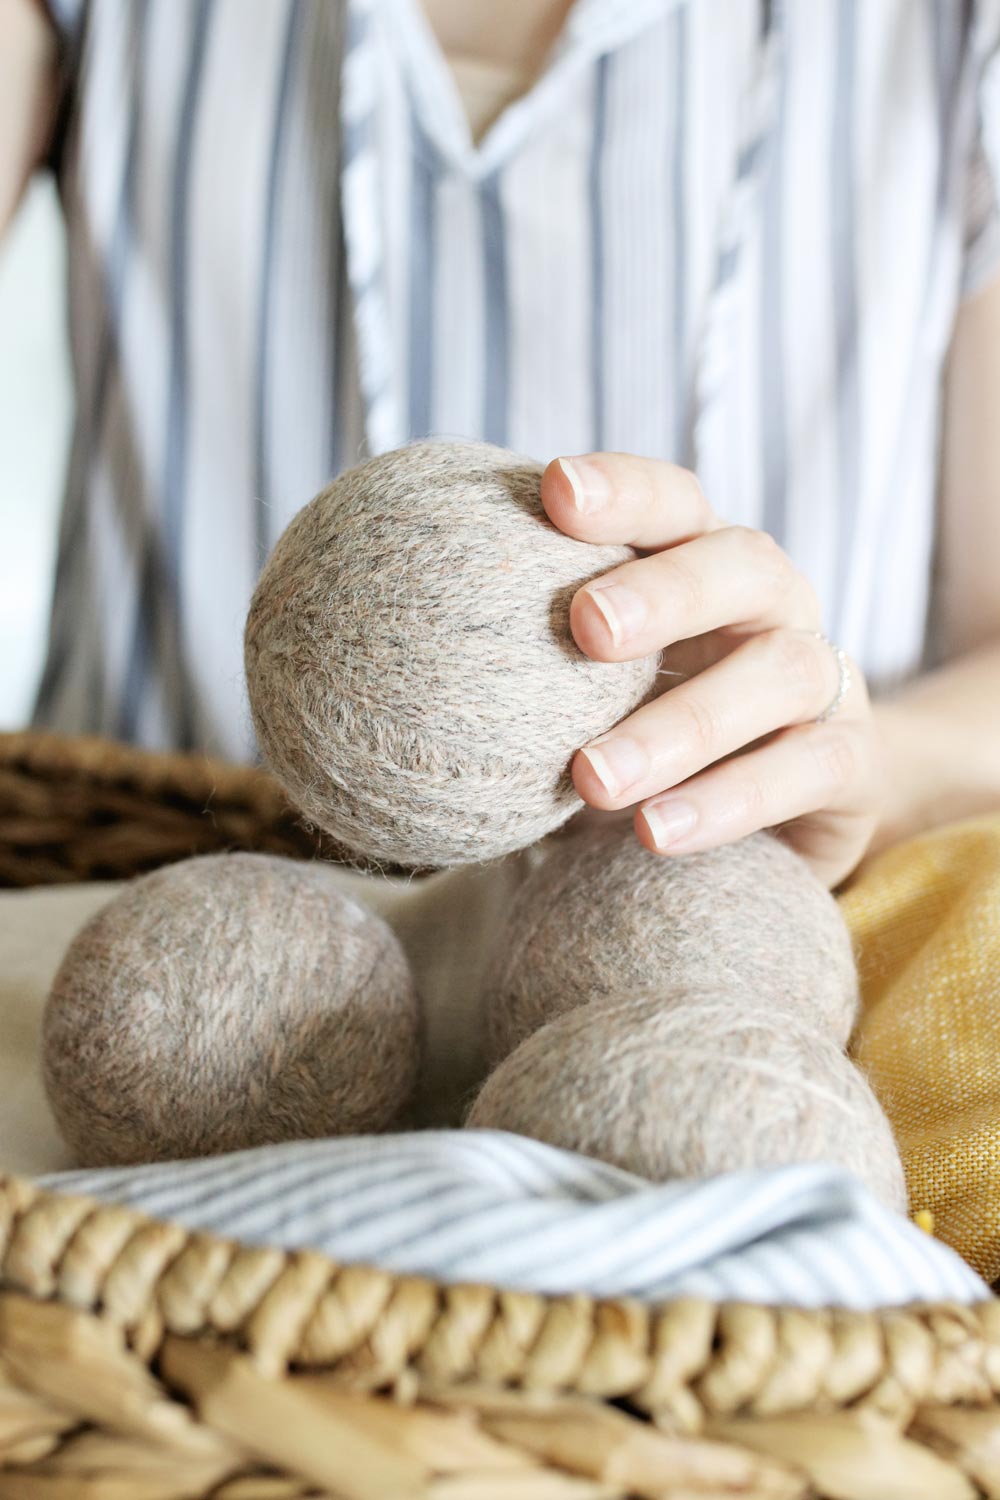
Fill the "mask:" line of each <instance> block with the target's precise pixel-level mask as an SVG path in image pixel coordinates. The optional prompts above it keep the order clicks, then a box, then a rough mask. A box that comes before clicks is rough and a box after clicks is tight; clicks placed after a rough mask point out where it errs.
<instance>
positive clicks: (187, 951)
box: [42, 854, 419, 1166]
mask: <svg viewBox="0 0 1000 1500" xmlns="http://www.w3.org/2000/svg"><path fill="white" fill-rule="evenodd" d="M418 1022H419V1018H418V1011H417V999H416V995H415V992H414V987H413V982H412V979H411V976H410V971H409V967H408V965H407V961H406V959H405V957H404V955H403V951H402V949H401V948H400V946H399V943H398V941H397V940H396V937H395V936H394V934H393V933H392V932H391V931H390V929H389V928H388V927H387V926H386V924H385V923H384V922H383V921H382V919H381V918H380V917H378V916H376V915H375V914H374V913H373V912H370V911H369V910H367V908H366V907H364V906H362V905H361V904H360V903H359V902H357V901H354V900H351V899H350V898H349V897H347V896H345V895H344V894H343V893H342V892H341V891H340V889H339V888H338V886H337V883H336V879H335V877H334V875H333V874H332V872H331V871H330V870H329V869H327V868H326V867H324V866H323V865H321V864H304V863H299V862H297V861H294V860H289V859H279V858H276V857H273V856H268V855H263V854H220V855H209V856H206V857H203V858H200V859H189V860H185V861H184V862H183V863H181V864H175V865H170V866H168V867H167V868H165V869H162V870H157V871H156V872H155V873H154V874H152V875H146V876H144V877H143V878H142V879H140V880H136V881H133V882H132V883H131V884H129V886H128V887H127V888H126V889H125V890H124V891H123V892H122V893H121V894H120V895H119V896H118V897H117V898H116V899H115V900H113V901H112V902H111V903H110V904H109V905H108V906H106V907H104V908H103V909H102V910H101V911H99V912H98V913H97V915H96V916H95V917H93V918H92V919H91V921H90V922H88V923H87V925H86V926H85V927H84V928H83V929H82V931H81V932H80V933H79V934H78V935H77V937H76V939H75V940H74V942H73V943H72V944H71V945H70V948H69V950H68V952H67V954H66V956H65V958H64V960H63V963H62V967H61V968H60V970H59V973H58V974H57V975H56V979H55V982H54V984H53V987H52V991H51V994H50V996H49V1001H48V1006H47V1008H46V1011H45V1018H44V1024H43V1039H42V1041H43V1064H44V1075H45V1085H46V1090H47V1093H48V1096H49V1102H50V1104H51V1105H52V1109H53V1112H54V1114H55V1117H56V1121H57V1123H58V1125H59V1128H60V1130H61V1132H62V1135H63V1137H64V1139H65V1140H66V1142H67V1144H68V1145H69V1146H70V1148H71V1149H72V1150H73V1152H74V1154H75V1156H76V1158H77V1160H78V1162H79V1163H80V1164H81V1165H83V1166H103V1165H118V1164H122V1163H129V1162H143V1161H156V1160H169V1159H173V1158H180V1157H187V1156H203V1155H206V1154H209V1153H214V1152H221V1151H235V1150H239V1149H241V1148H244V1147H249V1146H260V1145H265V1144H267V1143H269V1142H271V1141H284V1140H298V1139H302V1138H307V1137H313V1136H328V1135H341V1134H343V1135H350V1134H356V1133H358V1132H366V1131H374V1130H380V1129H384V1128H385V1127H387V1126H389V1125H391V1124H392V1123H394V1122H395V1120H396V1119H397V1117H398V1115H399V1112H400V1110H401V1109H402V1108H403V1107H404V1106H405V1104H406V1103H407V1101H408V1099H409V1097H410V1095H411V1093H412V1091H413V1088H414V1086H415V1083H416V1076H417V1068H418V1063H419V1042H418V1035H419V1024H418Z"/></svg>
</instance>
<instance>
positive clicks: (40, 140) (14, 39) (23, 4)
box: [0, 0, 59, 239]
mask: <svg viewBox="0 0 1000 1500" xmlns="http://www.w3.org/2000/svg"><path fill="white" fill-rule="evenodd" d="M58 101H59V75H58V52H57V47H56V36H55V32H54V30H53V27H52V23H51V22H50V20H49V18H48V16H47V15H46V13H45V11H44V9H43V7H42V4H41V0H0V239H2V237H3V234H4V231H5V230H6V229H7V226H8V224H9V223H10V221H11V219H12V218H13V217H14V213H15V211H16V209H17V206H18V204H19V203H20V201H21V194H22V193H23V192H24V188H25V185H26V183H27V181H28V178H29V177H30V176H31V174H32V172H33V171H34V170H35V168H36V167H37V166H38V165H39V163H40V162H41V160H42V158H43V156H44V154H45V149H46V147H47V145H48V143H49V139H50V137H51V135H52V128H53V125H54V123H55V117H56V110H57V108H58Z"/></svg>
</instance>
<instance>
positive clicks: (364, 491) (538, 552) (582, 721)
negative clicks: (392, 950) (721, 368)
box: [245, 441, 658, 866]
mask: <svg viewBox="0 0 1000 1500" xmlns="http://www.w3.org/2000/svg"><path fill="white" fill-rule="evenodd" d="M541 473H542V470H541V468H540V466H539V465H537V464H534V463H530V462H528V461H527V460H524V459H520V458H517V457H515V456H514V455H512V454H510V453H509V452H507V451H506V450H504V449H502V448H495V447H493V446H491V445H489V444H486V443H478V442H442V441H434V442H423V443H414V444H413V445H411V446H409V447H406V448H401V449H398V450H397V451H395V452H393V453H388V454H385V455H383V456H382V457H379V458H374V459H372V460H370V461H369V462H367V463H364V464H362V465H360V466H359V467H358V468H355V469H352V470H350V471H349V472H347V473H345V474H343V475H341V477H340V478H339V479H337V481H336V482H335V483H334V484H332V485H331V486H330V487H329V488H328V489H326V490H324V491H323V492H322V494H320V495H318V496H317V497H316V499H315V500H313V501H312V502H311V503H310V504H309V505H307V506H305V508H304V509H303V510H301V511H300V512H299V513H298V515H297V516H296V517H295V518H294V520H293V521H292V522H291V524H290V525H289V526H288V528H287V529H286V531H285V532H284V534H283V536H282V537H281V538H280V540H279V541H278V544H277V546H276V547H275V550H274V552H273V554H272V556H271V558H270V560H269V561H268V563H267V565H266V567H265V568H264V571H263V574H262V576H261V579H260V582H259V584H258V587H257V590H256V593H255V594H254V598H253V601H252V604H251V607H250V612H249V617H248V619H247V626H246V636H245V648H246V670H247V683H248V690H249V697H250V706H251V711H252V714H253V721H254V727H255V729H256V733H257V738H258V742H259V744H260V746H261V749H262V751H263V754H264V757H265V759H266V761H267V763H268V765H269V766H270V768H271V769H272V771H273V772H274V773H275V775H276V776H277V777H278V779H279V780H280V781H281V782H282V783H283V785H284V786H285V788H286V790H287V791H288V793H289V795H290V796H291V798H292V800H293V801H294V802H295V803H296V804H297V805H298V807H299V808H300V809H301V810H302V811H303V812H304V813H305V814H306V816H307V817H308V818H310V819H311V820H312V821H313V822H315V823H316V824H317V825H318V826H319V827H320V828H323V829H325V830H326V831H327V832H328V833H330V834H332V835H333V837H334V838H335V839H337V840H338V841H339V842H340V843H341V844H343V845H346V846H347V848H349V849H352V850H354V851H356V852H358V853H360V854H361V855H362V856H363V857H365V858H367V859H374V860H378V861H383V862H386V863H390V864H398V865H411V866H412V865H424V864H426V865H437V866H441V865H454V864H465V863H472V862H476V861H480V860H487V859H492V858H494V857H497V856H500V855H503V854H507V853H509V852H511V851H513V850H516V849H521V848H524V847H526V846H527V845H529V844H532V843H534V842H535V841H536V840H537V839H538V838H540V837H542V836H543V835H544V834H546V833H549V832H550V831H551V830H552V829H554V828H557V827H558V826H559V825H560V824H561V823H564V822H565V821H566V820H567V819H568V818H569V817H570V816H571V814H572V813H574V812H575V811H576V810H577V809H578V808H579V807H580V805H581V804H580V799H579V798H578V797H577V795H576V792H575V790H574V788H573V785H572V782H571V780H570V775H569V766H570V761H571V759H572V756H573V754H574V752H575V751H576V750H578V749H579V748H580V746H581V745H584V744H586V743H587V742H588V740H591V739H593V738H594V737H595V736H596V735H598V734H600V733H603V732H604V731H605V730H607V729H610V728H611V727H612V725H614V724H616V723H618V722H619V721H620V720H621V719H623V718H624V717H625V716H626V715H627V714H628V713H629V712H631V710H632V709H633V708H634V707H635V706H636V705H637V704H638V703H639V702H641V701H642V700H643V699H644V698H646V697H647V696H648V695H649V693H650V690H651V689H652V687H653V685H654V680H655V675H656V669H657V666H658V657H656V656H650V657H646V658H644V659H643V660H640V661H636V662H622V663H608V662H595V661H591V660H590V659H589V658H587V657H586V656H584V654H583V653H582V652H581V651H580V649H579V648H578V646H577V645H576V643H575V642H574V640H573V638H572V635H571V633H570V628H569V606H570V601H571V599H572V597H573V594H574V593H575V592H576V590H577V589H578V588H579V587H580V585H581V584H583V583H585V582H587V581H588V580H589V579H591V578H595V577H597V576H599V575H600V574H602V573H605V572H607V570H608V569H609V568H612V567H615V566H616V565H618V564H620V563H623V562H626V561H627V560H628V559H629V558H631V557H632V556H633V555H634V554H633V553H632V551H631V550H630V549H629V548H626V547H610V546H594V545H591V544H590V543H586V542H578V541H575V540H574V539H572V538H570V537H567V536H565V535H563V534H562V533H561V532H560V531H558V530H557V529H556V527H554V526H553V525H552V524H551V522H549V520H548V519H547V517H546V516H545V513H544V511H543V509H542V504H541V499H540V479H541Z"/></svg>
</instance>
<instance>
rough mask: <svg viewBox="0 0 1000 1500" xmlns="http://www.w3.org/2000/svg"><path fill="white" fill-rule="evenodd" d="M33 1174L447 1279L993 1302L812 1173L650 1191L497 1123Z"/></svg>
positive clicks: (641, 1293) (854, 1299)
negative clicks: (149, 1163) (190, 1159)
mask: <svg viewBox="0 0 1000 1500" xmlns="http://www.w3.org/2000/svg"><path fill="white" fill-rule="evenodd" d="M43 1182H44V1183H47V1184H48V1185H49V1186H52V1187H58V1188H63V1189H65V1190H67V1191H72V1192H80V1193H88V1194H93V1195H95V1196H96V1197H99V1198H102V1199H106V1200H108V1201H110V1202H114V1203H127V1204H130V1205H132V1206H133V1207H136V1208H140V1209H143V1210H144V1211H146V1212H148V1213H151V1214H155V1215H157V1216H158V1217H160V1218H171V1219H176V1220H178V1221H179V1222H180V1223H182V1224H184V1225H186V1226H187V1227H189V1228H191V1229H206V1230H211V1231H213V1232H215V1233H217V1234H222V1235H228V1236H234V1237H238V1238H240V1239H242V1240H244V1241H247V1242H250V1243H253V1244H264V1245H277V1246H281V1247H282V1248H285V1249H294V1248H301V1247H306V1246H308V1247H311V1248H313V1249H318V1250H322V1251H325V1252H326V1253H327V1254H329V1255H331V1256H333V1257H334V1258H335V1259H337V1260H341V1261H346V1262H364V1263H372V1264H377V1265H380V1266H384V1267H386V1268H388V1269H390V1270H395V1271H402V1272H410V1273H417V1274H423V1275H428V1276H433V1277H435V1278H437V1279H440V1280H442V1281H447V1282H487V1283H490V1284H494V1285H498V1286H502V1287H507V1288H515V1289H519V1290H525V1291H539V1292H552V1293H561V1292H574V1291H578V1292H587V1293H590V1294H591V1295H594V1296H628V1297H637V1298H640V1299H643V1300H646V1301H654V1300H655V1301H659V1300H665V1299H667V1298H670V1297H676V1296H703V1297H708V1298H711V1299H713V1300H719V1301H730V1300H732V1301H750V1302H759V1303H784V1304H789V1305H795V1306H801V1307H823V1306H842V1307H852V1308H874V1307H886V1306H898V1305H901V1304H904V1303H908V1302H917V1301H928V1300H931V1301H932V1300H940V1299H944V1300H948V1299H951V1300H954V1301H957V1302H975V1301H979V1300H981V1299H982V1298H984V1297H986V1296H988V1295H989V1292H988V1289H987V1287H986V1285H985V1284H984V1283H983V1282H982V1281H981V1280H980V1279H979V1277H978V1276H976V1275H975V1274H974V1273H973V1272H972V1271H971V1270H970V1269H969V1267H968V1266H967V1265H966V1264H965V1263H964V1261H962V1260H961V1259H960V1258H959V1257H958V1256H957V1255H955V1254H954V1252H953V1251H951V1250H949V1249H948V1248H947V1247H946V1246H944V1245H942V1244H940V1243H938V1242H936V1241H934V1240H932V1239H931V1238H930V1237H929V1236H928V1235H926V1234H925V1233H924V1232H923V1231H922V1230H920V1229H917V1228H916V1227H915V1226H914V1225H913V1224H911V1223H909V1222H908V1221H907V1220H906V1219H903V1218H901V1217H900V1216H899V1215H897V1214H895V1213H892V1212H891V1211H890V1210H889V1209H886V1208H883V1207H881V1205H880V1204H878V1203H877V1202H876V1200H875V1199H874V1198H873V1197H872V1196H871V1194H870V1193H869V1192H868V1191H867V1189H865V1188H864V1187H862V1185H861V1184H860V1183H859V1182H858V1181H856V1180H855V1179H854V1178H852V1177H850V1176H849V1175H848V1174H847V1173H844V1172H841V1171H838V1170H836V1169H834V1168H832V1167H826V1166H822V1165H807V1166H792V1167H781V1168H776V1169H775V1168H772V1169H769V1170H766V1171H757V1172H739V1173H731V1174H729V1175H727V1176H724V1177H718V1178H715V1179H713V1180H711V1181H708V1182H673V1183H666V1184H657V1185H654V1184H650V1183H648V1182H644V1181H642V1180H641V1179H640V1178H637V1177H633V1176H631V1175H630V1174H629V1173H627V1172H622V1171H620V1170H618V1169H617V1168H615V1167H609V1166H605V1165H603V1164H601V1163H598V1162H593V1161H588V1160H586V1159H584V1158H583V1157H580V1156H574V1155H572V1154H571V1153H569V1152H566V1151H559V1150H556V1149H555V1148H554V1147H552V1146H545V1145H540V1144H539V1143H538V1142H536V1141H529V1140H524V1139H522V1138H520V1137H518V1136H512V1135H506V1134H504V1133H502V1132H499V1131H427V1132H416V1133H414V1134H410V1135H402V1136H367V1137H358V1138H355V1139H351V1140H338V1141H314V1142H310V1143H306V1144H293V1145H285V1146H270V1147H266V1148H263V1149H260V1150H256V1151H243V1152H238V1153H235V1154H233V1155H230V1156H225V1157H218V1158H215V1159H211V1160H207V1161H198V1162H182V1163H167V1164H160V1165H155V1166H148V1167H133V1168H128V1169H121V1170H102V1171H89V1172H64V1173H60V1174H58V1175H56V1176H53V1177H50V1178H47V1179H43Z"/></svg>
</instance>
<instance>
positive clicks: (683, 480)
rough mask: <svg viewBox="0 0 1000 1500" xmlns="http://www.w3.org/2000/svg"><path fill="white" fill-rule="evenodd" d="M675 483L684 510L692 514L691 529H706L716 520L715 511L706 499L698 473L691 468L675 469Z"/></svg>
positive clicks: (687, 513)
mask: <svg viewBox="0 0 1000 1500" xmlns="http://www.w3.org/2000/svg"><path fill="white" fill-rule="evenodd" d="M674 483H675V486H676V488H677V490H678V492H679V495H680V497H681V498H682V499H683V505H684V512H685V514H686V515H688V516H690V522H691V529H692V530H696V531H705V530H706V529H707V528H708V526H710V525H711V524H712V523H713V522H714V520H715V512H714V511H713V510H712V507H711V506H710V505H709V503H708V501H707V500H706V499H705V492H704V490H703V489H702V487H701V482H700V481H699V479H698V476H697V474H695V473H693V472H692V471H691V470H690V469H681V468H675V469H674Z"/></svg>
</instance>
